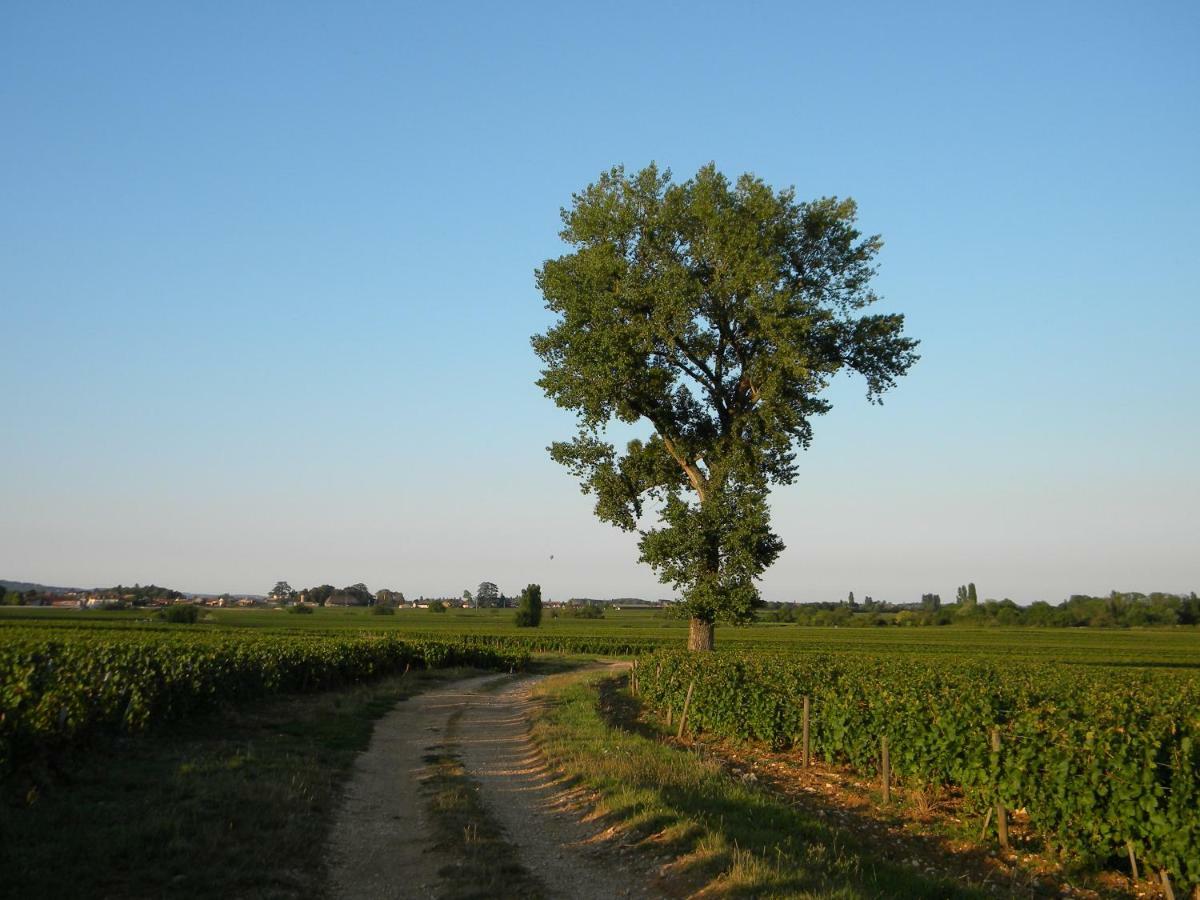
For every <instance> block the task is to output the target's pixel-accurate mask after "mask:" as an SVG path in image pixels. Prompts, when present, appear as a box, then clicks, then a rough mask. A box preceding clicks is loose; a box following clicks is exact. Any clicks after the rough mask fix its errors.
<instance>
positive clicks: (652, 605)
mask: <svg viewBox="0 0 1200 900" xmlns="http://www.w3.org/2000/svg"><path fill="white" fill-rule="evenodd" d="M0 604H4V605H10V606H41V607H54V608H58V609H126V608H135V607H136V608H147V607H148V608H160V607H165V606H174V605H178V604H191V605H196V606H208V607H219V608H243V609H246V608H255V607H257V608H260V609H262V608H276V609H283V608H287V607H295V606H307V607H317V606H325V607H353V606H363V607H375V606H382V607H386V608H390V609H434V610H439V609H441V610H445V609H507V608H512V607H515V606H516V605H517V599H516V597H509V596H507V595H506V594H504V592H502V591H501V590H500V589H499V588H497V587H496V585H495V584H494V583H493V582H490V581H485V582H482V583H481V584H480V585H479V586H478V588H476V589H475V590H474V591H471V590H464V591H463V592H462V593H461V594H458V595H455V596H451V597H425V596H420V597H416V598H414V599H411V600H410V599H408V598H407V597H405V596H404V593H403V592H402V591H396V590H391V589H388V588H380V589H378V590H376V591H374V592H372V591H370V590H369V589H368V588H367V586H366V585H365V584H362V583H358V584H352V585H350V586H348V587H344V588H335V587H334V586H333V585H329V584H323V585H318V586H316V587H311V588H304V589H302V590H296V589H294V588H293V587H292V586H291V585H290V584H288V583H287V582H286V581H280V582H277V583H276V584H275V587H273V588H272V589H271V590H270V591H269V592H268V593H266V594H229V593H224V594H188V593H184V592H183V591H177V590H173V589H171V588H165V587H160V586H158V585H153V584H150V585H140V584H135V585H133V586H132V587H127V586H124V585H116V586H115V587H110V588H92V589H90V590H85V589H82V588H60V587H47V586H45V585H35V584H26V583H22V582H0ZM545 605H546V606H547V607H551V608H570V607H585V608H586V607H598V608H614V609H657V608H660V607H663V606H666V605H667V601H665V600H643V599H641V598H638V597H620V598H616V599H609V600H597V599H593V598H589V597H575V598H571V599H569V600H558V601H556V600H547V601H545Z"/></svg>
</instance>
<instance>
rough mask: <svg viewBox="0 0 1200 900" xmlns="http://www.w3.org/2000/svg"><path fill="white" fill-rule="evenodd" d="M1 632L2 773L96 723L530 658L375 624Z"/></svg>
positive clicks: (136, 720) (126, 722)
mask: <svg viewBox="0 0 1200 900" xmlns="http://www.w3.org/2000/svg"><path fill="white" fill-rule="evenodd" d="M0 636H2V638H3V640H2V642H0V776H3V774H4V773H5V772H7V771H9V770H11V769H12V768H13V767H14V766H16V765H19V764H21V763H22V762H24V761H27V760H29V759H31V758H34V757H37V756H40V755H44V754H46V753H53V752H55V751H58V750H61V749H63V748H65V747H68V746H71V745H74V744H78V743H79V742H80V741H82V740H83V739H85V738H87V737H88V736H90V735H92V734H95V733H97V732H102V731H103V732H112V733H136V732H140V731H144V730H146V729H147V728H149V727H152V726H154V725H157V724H159V723H162V722H166V721H170V720H173V719H178V718H180V717H182V716H185V715H187V714H189V713H192V712H195V711H198V710H202V709H205V708H211V707H213V706H214V705H216V704H219V703H225V702H234V701H238V700H243V699H249V698H256V697H262V696H266V695H269V694H276V693H288V692H302V691H315V690H324V689H328V688H334V687H339V686H342V685H347V684H353V683H356V682H360V681H364V680H367V679H371V678H375V677H379V676H382V675H387V674H393V673H398V672H403V671H404V670H405V668H406V667H408V666H412V667H414V668H441V667H445V666H460V665H461V666H476V667H479V668H488V669H500V670H503V671H508V670H510V669H513V668H523V667H524V666H525V665H526V663H527V662H528V659H529V654H528V652H527V651H525V650H523V649H520V648H512V647H500V646H484V645H481V644H479V643H470V642H464V641H461V640H453V639H440V640H422V639H404V638H400V637H397V636H395V635H379V634H370V633H364V634H340V635H312V634H303V633H301V634H291V635H285V634H263V633H231V632H228V631H224V632H209V633H204V632H199V633H197V632H186V631H181V630H176V629H161V628H160V629H159V630H158V631H151V630H136V629H86V628H36V627H35V628H19V627H8V628H5V629H3V631H2V632H0Z"/></svg>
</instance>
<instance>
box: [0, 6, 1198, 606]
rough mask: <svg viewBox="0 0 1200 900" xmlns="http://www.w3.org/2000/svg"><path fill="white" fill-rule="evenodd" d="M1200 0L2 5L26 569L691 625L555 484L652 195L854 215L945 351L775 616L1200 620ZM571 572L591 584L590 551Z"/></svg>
mask: <svg viewBox="0 0 1200 900" xmlns="http://www.w3.org/2000/svg"><path fill="white" fill-rule="evenodd" d="M1197 46H1200V7H1198V6H1196V5H1195V4H1193V3H1183V2H1180V3H1148V4H1110V3H1050V4H1047V3H1029V4H1018V3H1009V4H986V5H985V4H961V3H945V4H887V3H865V4H854V5H853V6H852V7H849V6H848V7H847V8H845V9H833V8H830V6H829V5H828V4H823V5H819V6H818V5H816V4H811V5H810V4H795V3H781V4H747V5H741V6H738V7H736V8H735V7H733V6H719V5H707V6H706V5H701V4H675V5H667V4H633V3H630V4H620V3H618V4H607V5H599V4H593V5H590V6H588V7H587V8H581V9H568V8H567V5H565V4H550V3H546V4H522V5H519V8H515V9H514V8H504V7H501V6H500V5H498V4H496V5H493V4H487V5H484V4H478V5H475V4H464V3H458V4H455V3H445V4H413V5H410V6H404V5H401V4H388V3H343V4H301V3H289V4H283V3H276V4H270V3H263V4H253V5H251V4H234V3H228V4H202V5H190V6H189V5H184V4H150V3H147V4H134V3H124V4H115V5H106V6H100V5H96V4H75V5H73V4H37V3H8V4H5V5H3V7H2V8H0V121H3V123H4V129H3V132H4V135H3V138H2V139H0V311H2V318H0V322H3V326H4V329H3V330H4V334H5V338H6V339H5V341H4V352H3V353H2V354H0V415H2V416H3V422H4V426H5V427H4V431H5V434H6V438H5V440H3V441H2V442H0V509H2V514H0V577H5V578H14V579H23V580H35V581H42V582H47V583H57V584H63V583H71V584H80V585H85V586H90V585H93V584H106V583H113V582H117V581H123V582H127V583H128V582H133V581H141V582H143V583H144V582H150V581H154V582H157V583H165V584H170V585H172V586H176V587H179V588H182V589H185V590H197V591H221V590H232V591H258V592H262V591H265V590H266V589H268V588H269V587H270V586H271V585H272V584H273V583H274V582H275V581H276V580H277V579H280V578H283V579H287V580H288V581H290V582H291V583H292V584H293V585H297V586H300V585H308V584H314V583H320V582H326V581H328V582H332V583H335V584H338V585H341V584H346V583H350V582H354V581H365V582H366V583H367V584H368V585H369V586H370V587H371V588H373V589H374V588H377V587H385V586H386V587H392V588H395V589H400V590H404V591H405V592H406V593H408V594H410V595H417V594H426V595H430V594H440V593H451V592H457V591H461V590H462V589H463V588H465V587H472V588H473V587H474V586H475V585H477V584H478V583H479V582H480V581H481V580H484V579H487V580H492V581H496V582H497V583H498V584H499V585H500V586H501V588H502V589H505V590H507V591H509V592H510V593H512V592H515V591H516V590H518V589H519V588H520V587H521V586H523V585H524V584H525V583H526V582H529V581H538V582H540V583H541V584H542V585H543V588H544V590H545V591H546V593H547V594H548V595H549V596H550V597H555V598H557V597H567V596H572V595H575V596H579V595H584V596H614V595H615V596H620V595H629V594H633V595H640V596H663V595H665V589H663V588H660V587H659V586H658V585H657V582H656V580H655V579H654V576H653V575H652V573H650V572H649V571H648V570H647V569H646V568H645V567H642V566H639V565H638V564H637V563H636V550H635V548H634V539H633V538H632V537H630V536H627V535H622V534H621V533H619V532H616V531H614V530H612V529H610V528H608V527H606V526H603V525H601V524H599V523H598V522H596V521H595V520H594V519H593V518H592V515H591V505H590V502H589V500H588V498H586V497H583V496H582V495H581V494H580V493H579V492H578V489H577V487H576V485H575V484H574V483H573V482H572V481H571V480H570V477H569V475H568V474H567V473H566V472H565V471H564V470H560V469H559V468H558V467H556V466H555V465H554V464H553V463H551V462H550V461H549V459H548V457H547V456H546V453H545V451H544V448H545V446H546V445H547V444H548V443H549V442H550V441H552V440H556V439H560V438H562V437H564V436H566V435H567V434H569V433H570V431H571V427H572V420H571V417H570V416H569V415H567V414H566V413H563V412H561V411H558V410H556V409H554V407H553V406H552V404H551V403H550V402H549V401H548V400H546V399H544V398H543V397H542V396H541V395H540V392H539V391H538V389H537V388H536V387H535V386H534V384H533V381H534V380H535V378H536V377H537V361H536V359H535V358H534V357H533V355H532V353H531V351H530V350H529V347H528V337H529V335H530V334H532V333H533V332H535V331H538V330H541V329H543V328H544V327H545V326H546V325H547V323H548V318H547V315H546V313H545V311H544V310H543V308H542V304H541V299H540V297H539V296H538V294H537V291H536V289H535V287H534V284H533V270H534V268H535V267H537V266H538V265H539V264H540V263H541V261H542V260H544V259H545V258H547V257H550V256H556V255H558V254H559V253H561V252H563V251H564V248H563V246H562V245H561V244H560V242H559V241H558V238H557V231H558V227H559V221H558V215H557V214H558V209H559V207H561V206H562V205H564V204H565V203H567V202H568V201H569V198H570V195H571V192H572V191H575V190H578V189H580V188H582V187H583V186H584V185H585V184H587V183H588V182H589V181H591V180H593V179H594V178H595V177H596V176H597V174H598V173H599V172H600V171H601V170H603V169H605V168H607V167H609V166H611V165H613V164H615V163H624V164H626V165H627V166H629V167H640V166H642V165H644V164H646V163H648V162H649V161H651V160H655V161H657V162H659V163H660V164H661V165H665V166H669V167H671V168H672V169H673V171H674V172H675V173H676V174H677V176H679V177H687V176H688V175H690V174H692V173H693V172H695V170H696V169H697V168H698V167H699V166H700V165H702V164H703V163H705V162H707V161H709V160H712V161H715V162H716V164H717V165H718V167H719V168H721V169H722V170H723V171H724V172H726V173H727V174H729V175H731V176H732V175H736V174H738V173H741V172H743V171H752V172H754V173H756V174H757V175H759V176H761V177H762V178H764V179H765V180H767V181H768V182H769V183H771V184H773V185H775V186H777V187H782V186H785V185H795V187H796V189H797V192H798V194H799V195H800V196H801V197H815V196H822V195H839V196H852V197H854V198H855V199H856V200H857V201H858V203H859V209H860V222H861V225H862V227H863V229H864V230H865V231H868V232H873V233H874V232H877V233H880V234H882V235H883V237H884V240H885V242H886V246H885V249H884V251H883V253H882V254H881V257H880V263H881V271H880V274H879V277H878V281H877V287H878V289H879V291H880V292H881V293H882V294H883V295H884V297H885V300H884V302H883V303H882V304H881V310H886V311H900V312H903V313H905V314H906V315H907V317H908V330H909V332H910V333H911V334H913V335H914V336H916V337H918V338H920V339H921V340H922V347H921V352H922V357H923V358H922V360H921V362H920V363H919V364H918V365H917V367H916V368H915V369H914V370H913V371H912V373H911V374H910V375H909V376H908V377H907V378H905V379H903V380H902V382H901V383H900V385H899V386H898V388H897V389H896V390H895V391H894V392H892V393H891V394H890V395H889V396H888V397H887V398H886V403H885V405H884V406H883V407H873V406H869V405H868V404H866V403H865V401H864V399H863V389H862V386H861V385H860V384H856V383H853V382H850V381H846V382H839V383H838V384H836V385H835V386H834V388H833V391H832V396H833V399H834V402H835V409H834V411H833V412H832V413H831V414H829V415H828V416H825V417H824V418H823V419H821V420H820V421H818V422H817V423H816V429H815V431H816V437H815V440H814V443H813V446H812V449H811V450H810V451H808V452H807V453H806V454H805V455H804V457H803V459H802V469H801V476H800V478H799V479H798V481H797V483H796V484H794V485H792V486H791V487H788V488H783V489H780V490H778V491H777V492H776V494H775V495H774V500H773V508H774V510H775V523H776V526H777V530H778V531H779V532H780V534H781V535H782V536H783V538H784V540H785V542H786V543H787V545H788V550H787V551H786V552H785V553H784V555H783V557H782V558H781V559H780V561H779V562H778V563H777V564H776V565H775V566H774V567H773V568H772V569H771V570H770V572H769V573H768V574H767V576H766V578H765V579H764V581H763V591H764V594H765V596H766V597H767V598H768V599H806V600H817V599H835V598H839V597H843V596H844V595H845V593H846V591H848V590H853V591H855V593H856V595H857V596H860V597H861V596H862V595H865V594H870V595H872V596H874V597H875V598H876V599H887V600H894V601H905V600H913V599H917V598H918V597H919V595H920V594H921V593H922V592H924V591H938V592H940V593H941V594H942V596H943V597H948V596H951V595H953V592H954V588H955V586H956V585H957V584H960V583H963V582H965V581H968V580H974V581H975V582H976V583H977V584H978V585H979V590H980V594H981V596H985V597H997V598H999V597H1005V596H1008V597H1012V598H1013V599H1016V600H1018V601H1020V602H1028V601H1032V600H1036V599H1049V600H1058V599H1061V598H1063V597H1065V596H1066V595H1067V594H1069V593H1071V592H1107V591H1108V590H1110V589H1113V588H1120V589H1129V590H1155V589H1158V590H1179V591H1183V590H1193V589H1200V552H1198V551H1197V547H1200V524H1198V522H1197V515H1196V512H1197V509H1200V477H1198V476H1197V471H1196V464H1195V459H1196V447H1197V445H1198V443H1200V442H1198V438H1200V425H1198V424H1197V422H1198V421H1200V415H1198V413H1200V402H1198V400H1197V397H1198V396H1200V375H1198V374H1197V373H1198V367H1197V363H1196V350H1195V346H1196V337H1197V333H1198V331H1200V313H1198V311H1197V302H1196V301H1197V293H1198V290H1197V285H1198V283H1200V277H1198V276H1200V253H1197V245H1198V243H1200V242H1198V238H1200V225H1198V219H1197V210H1198V209H1200V174H1198V172H1197V169H1198V167H1197V160H1200V125H1198V124H1197V123H1198V117H1197V115H1196V110H1197V108H1198V106H1200V54H1197V53H1196V49H1195V48H1196V47H1197ZM552 554H553V557H554V558H553V560H551V559H550V556H551V555H552Z"/></svg>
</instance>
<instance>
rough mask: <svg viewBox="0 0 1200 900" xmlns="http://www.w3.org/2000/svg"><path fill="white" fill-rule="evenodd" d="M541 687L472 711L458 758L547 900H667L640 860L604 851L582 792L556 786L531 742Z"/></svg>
mask: <svg viewBox="0 0 1200 900" xmlns="http://www.w3.org/2000/svg"><path fill="white" fill-rule="evenodd" d="M536 681H537V679H536V678H521V679H518V680H516V681H513V682H511V683H509V684H507V685H505V686H504V687H503V688H501V689H500V690H498V691H497V692H496V693H495V694H494V695H492V696H490V697H486V698H480V699H481V700H483V702H476V703H472V704H471V705H470V706H469V707H468V708H467V710H466V712H465V713H464V715H463V717H462V721H461V723H460V725H459V731H460V733H459V735H458V745H459V753H460V755H461V757H462V760H463V762H464V764H465V765H466V767H467V771H468V772H470V773H471V777H472V778H474V779H475V781H476V782H477V783H478V784H479V786H480V790H481V792H482V794H483V800H484V803H486V804H487V806H488V808H489V809H491V811H492V813H493V814H494V815H495V816H496V818H497V819H498V820H499V821H500V823H501V824H502V825H503V827H504V831H505V833H506V834H507V836H508V840H509V841H510V842H511V843H513V844H515V845H516V846H517V847H519V848H520V854H521V862H522V863H523V864H524V865H525V867H526V868H527V869H528V870H529V871H530V872H532V873H533V874H534V875H535V876H536V877H537V878H538V879H539V880H540V881H541V882H542V884H543V885H544V886H545V888H546V893H547V896H549V897H556V898H558V897H563V898H581V900H582V898H605V900H609V898H614V897H661V896H662V894H660V893H658V892H656V891H654V890H653V888H652V886H651V883H650V879H651V875H650V873H648V872H645V871H643V864H640V863H639V861H638V860H637V859H636V858H633V857H626V858H620V857H618V856H617V855H616V853H615V850H614V848H612V847H600V846H598V843H599V839H600V838H601V836H602V830H603V829H602V828H601V827H600V826H598V825H595V824H592V823H588V822H585V821H582V820H581V816H582V813H581V803H580V797H579V796H578V792H575V791H571V790H569V789H565V788H563V787H562V786H561V785H557V784H556V783H555V778H554V775H553V773H552V772H550V771H548V770H547V769H546V767H545V765H544V764H543V762H542V759H541V756H540V754H538V752H537V750H536V748H535V747H534V746H533V743H532V742H531V741H530V739H529V714H530V711H531V709H532V705H533V701H532V700H531V699H530V696H529V692H530V688H531V687H532V686H533V684H534V683H536Z"/></svg>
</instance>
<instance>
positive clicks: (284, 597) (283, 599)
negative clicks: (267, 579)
mask: <svg viewBox="0 0 1200 900" xmlns="http://www.w3.org/2000/svg"><path fill="white" fill-rule="evenodd" d="M297 596H299V595H298V593H297V591H296V589H295V588H293V587H292V586H291V585H290V584H288V583H287V582H286V581H277V582H275V587H273V588H271V591H270V593H268V594H267V597H269V598H270V599H271V600H274V601H275V602H276V603H292V602H294V601H295V599H296V597H297Z"/></svg>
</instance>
